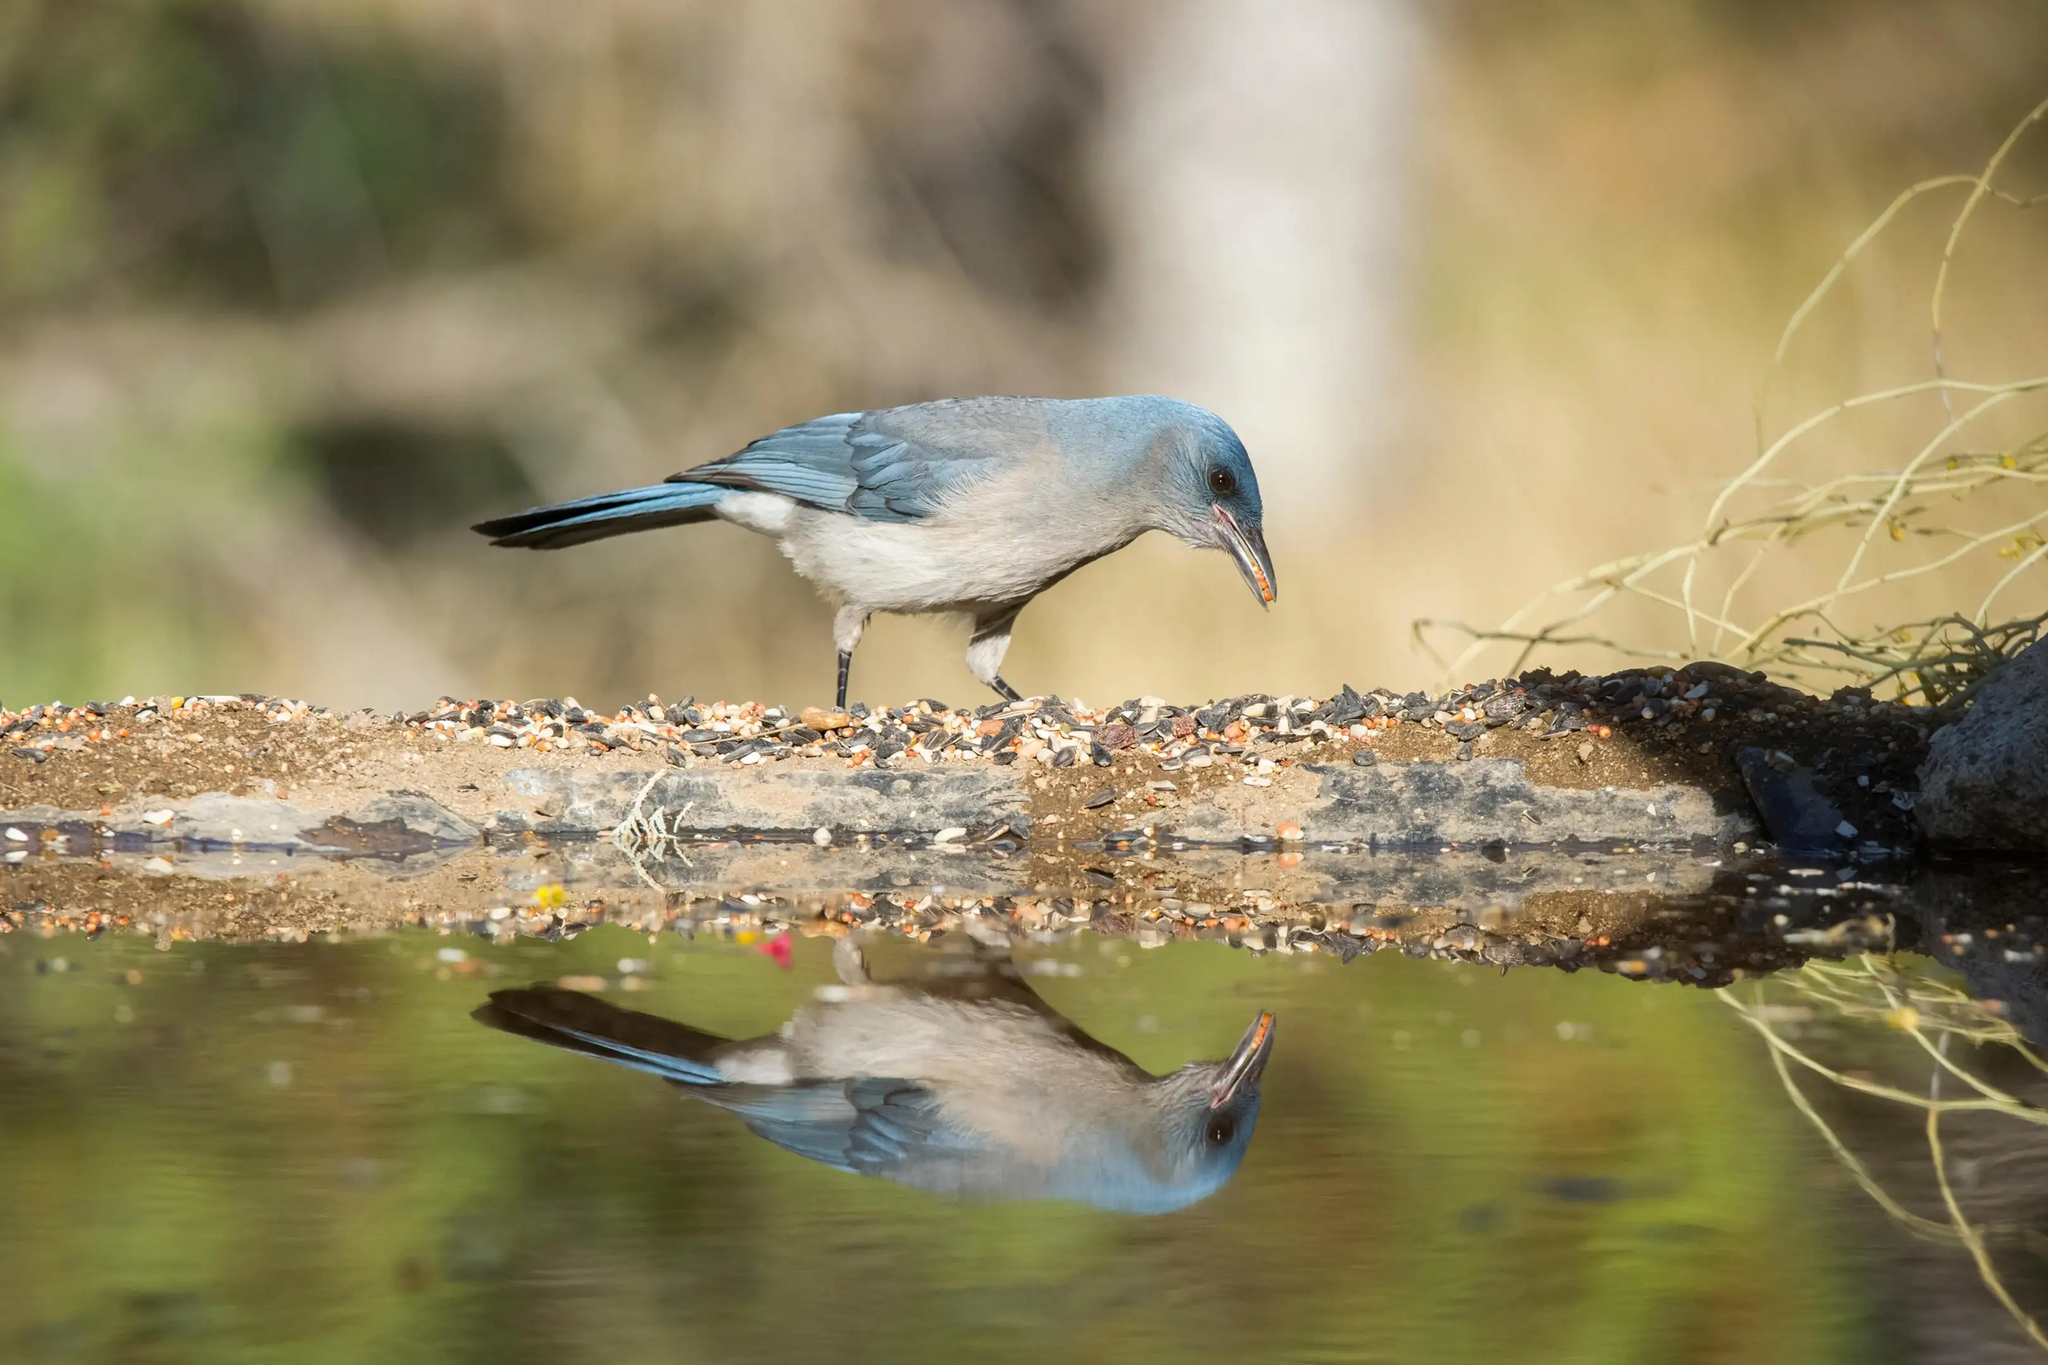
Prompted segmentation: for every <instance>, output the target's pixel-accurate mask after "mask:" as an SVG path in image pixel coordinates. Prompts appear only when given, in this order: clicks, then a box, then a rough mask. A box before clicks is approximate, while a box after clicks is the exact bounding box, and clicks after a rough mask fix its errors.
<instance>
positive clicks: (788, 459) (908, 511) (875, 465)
mask: <svg viewBox="0 0 2048 1365" xmlns="http://www.w3.org/2000/svg"><path fill="white" fill-rule="evenodd" d="M940 406H942V405H936V404H934V405H926V407H928V408H937V407H940ZM920 411H921V409H918V408H907V409H906V408H892V409H887V410H884V411H880V412H872V413H860V412H841V413H835V414H833V415H832V416H830V417H820V418H818V419H816V420H815V421H810V422H805V423H803V424H801V425H799V426H793V427H785V428H784V429H783V430H781V431H778V432H774V433H773V434H771V435H768V436H763V437H762V438H761V439H760V440H758V441H755V442H754V443H753V444H751V445H749V446H747V447H746V448H744V449H742V450H739V451H737V452H735V453H734V454H731V455H728V456H726V457H725V458H724V459H722V460H714V461H712V462H711V463H710V464H705V465H699V466H697V467H696V468H695V469H686V470H684V471H683V472H682V473H680V474H674V475H671V476H670V477H669V482H671V483H684V484H689V483H695V484H713V485H718V486H722V487H727V488H749V489H756V490H759V491H762V492H768V493H780V494H782V495H783V496H784V497H789V498H794V499H796V500H797V501H798V502H801V503H804V504H806V505H808V506H811V507H817V508H822V509H824V510H825V511H829V512H846V513H850V514H852V515H854V516H857V517H862V518H864V519H866V520H868V521H884V522H908V521H916V520H918V519H919V518H921V517H927V516H930V515H931V514H932V513H934V512H936V511H938V510H939V508H940V507H942V506H943V505H944V503H945V500H946V499H947V497H948V496H950V495H951V494H952V493H954V492H955V491H956V490H958V489H959V488H961V487H963V486H965V485H967V484H970V483H973V482H976V481H978V480H980V479H983V478H986V477H987V476H988V475H989V474H990V473H991V472H993V470H994V468H995V467H996V465H997V463H998V456H999V455H1000V453H1001V452H999V451H997V450H994V449H990V448H988V445H987V441H986V439H985V438H986V436H987V435H988V430H987V429H986V428H983V429H981V430H980V431H979V432H971V434H974V435H979V436H981V437H983V438H984V439H983V440H981V441H978V442H969V443H957V442H954V441H949V440H947V439H945V438H944V437H943V436H939V437H937V438H936V439H935V438H934V437H933V436H932V435H925V436H924V437H923V439H916V438H914V436H913V435H912V434H906V433H905V432H903V431H900V430H896V429H894V428H896V427H897V426H901V425H912V426H915V425H919V424H920V423H919V419H918V418H917V417H916V416H914V414H917V413H919V412H920ZM923 425H932V424H931V423H929V422H926V423H923ZM970 447H978V448H970Z"/></svg>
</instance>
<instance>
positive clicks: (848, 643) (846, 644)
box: [832, 607, 868, 711]
mask: <svg viewBox="0 0 2048 1365" xmlns="http://www.w3.org/2000/svg"><path fill="white" fill-rule="evenodd" d="M867 624H868V610H867V608H866V607H841V608H840V609H839V614H838V615H837V616H834V617H833V618H832V640H833V643H835V644H837V645H838V646H839V697H838V700H837V701H835V702H834V703H833V709H834V710H835V711H844V710H845V709H846V674H847V672H848V670H850V669H851V668H852V667H853V647H854V646H855V645H857V644H859V643H860V636H861V632H862V631H863V630H866V629H867Z"/></svg>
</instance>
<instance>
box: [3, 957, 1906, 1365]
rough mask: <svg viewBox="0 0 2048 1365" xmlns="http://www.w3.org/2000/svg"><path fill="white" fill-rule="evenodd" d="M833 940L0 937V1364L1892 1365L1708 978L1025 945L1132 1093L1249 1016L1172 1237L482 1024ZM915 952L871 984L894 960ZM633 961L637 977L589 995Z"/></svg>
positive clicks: (807, 988) (750, 967)
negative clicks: (762, 1123) (1217, 1362)
mask: <svg viewBox="0 0 2048 1365" xmlns="http://www.w3.org/2000/svg"><path fill="white" fill-rule="evenodd" d="M827 948H828V945H827V943H826V942H825V941H823V940H800V941H798V942H797V944H796V951H795V953H794V957H793V960H792V962H791V964H790V966H789V968H788V969H787V970H784V969H782V968H780V967H778V965H777V963H776V962H775V961H774V960H772V959H771V958H770V957H768V956H765V955H763V954H762V953H760V952H757V951H755V950H754V949H753V948H751V947H747V946H742V945H737V944H730V943H720V942H714V941H709V940H700V941H699V942H697V943H694V944H684V943H682V942H681V941H680V940H678V939H675V938H673V937H668V938H664V939H662V940H660V941H659V942H656V943H654V944H649V943H648V942H647V940H646V939H645V938H644V937H639V936H635V935H633V934H630V933H628V932H627V931H625V930H620V929H600V930H596V931H593V932H591V933H588V934H586V935H584V936H583V937H582V938H580V939H578V940H576V941H575V942H573V943H569V944H559V945H548V944H542V943H535V942H530V941H528V942H520V943H515V944H512V945H509V946H506V947H502V948H494V947H490V946H488V945H483V944H479V943H478V942H477V941H475V940H456V939H449V938H440V937H435V936H432V935H426V934H406V935H399V936H394V937H390V938H381V939H366V940H358V941H352V942H347V943H342V944H311V945H304V946H289V947H279V946H243V947H237V946H227V945H218V944H206V945H180V946H178V947H176V948H175V949H174V950H172V951H170V952H168V953H159V952H156V951H153V950H152V948H151V947H150V945H149V943H148V941H147V940H145V939H141V938H134V939H128V938H118V939H108V940H104V941H101V942H99V943H85V942H82V941H79V940H75V939H74V940H50V941H37V940H32V939H29V938H26V937H22V936H18V937H15V938H13V939H10V940H7V941H5V942H4V943H0V949H4V951H5V956H4V957H0V982H4V986H0V1105H4V1112H5V1113H6V1115H7V1120H6V1122H5V1124H4V1125H0V1172H4V1174H0V1235H4V1237H5V1244H6V1245H8V1246H10V1247H13V1248H16V1249H17V1251H18V1253H20V1254H17V1256H16V1257H15V1258H13V1259H14V1264H13V1268H12V1275H11V1292H10V1293H9V1294H7V1295H6V1296H5V1297H4V1299H0V1354H4V1355H7V1356H9V1357H13V1358H24V1359H43V1358H49V1359H66V1358H69V1359H122V1360H128V1359H136V1360H141V1359H147V1360H167V1361H185V1360H192V1361H198V1360H207V1361H213V1360H223V1361H244V1360H247V1361H258V1360H286V1359H289V1360H294V1361H329V1360H332V1361H356V1360H404V1359H417V1360H470V1359H477V1360H484V1359H488V1360H494V1361H521V1360H535V1361H541V1360H547V1361H562V1360H569V1361H575V1360H592V1361H597V1360H604V1361H636V1360H649V1361H654V1360H660V1361H699V1360H701V1361H730V1360H763V1361H767V1360H775V1361H783V1360H809V1359H815V1360H870V1359H872V1360H877V1361H880V1360H891V1361H894V1360H905V1359H937V1360H953V1359H964V1358H973V1359H998V1360H1001V1359H1034V1360H1035V1359H1045V1358H1058V1359H1063V1360H1081V1361H1092V1360H1102V1361H1110V1360H1115V1361H1144V1360H1151V1359H1158V1360H1169V1359H1171V1360H1179V1361H1185V1360H1190V1359H1223V1358H1228V1359H1235V1360H1266V1359H1300V1358H1311V1359H1364V1360H1390V1361H1405V1360H1468V1359H1469V1360H1481V1359H1516V1360H1527V1361H1572V1362H1578V1361H1624V1360H1660V1361H1666V1360H1742V1361H1787V1362H1802V1363H1803V1362H1812V1361H1825V1360H1836V1359H1841V1360H1849V1359H1869V1358H1872V1356H1873V1354H1876V1353H1875V1352H1874V1351H1873V1349H1872V1345H1871V1335H1872V1330H1873V1329H1872V1327H1871V1325H1870V1324H1871V1315H1872V1314H1873V1313H1874V1312H1875V1309H1874V1308H1873V1306H1872V1305H1871V1304H1870V1303H1869V1302H1868V1300H1869V1298H1870V1296H1871V1293H1872V1291H1870V1290H1869V1289H1867V1288H1865V1287H1864V1286H1863V1284H1862V1282H1861V1280H1860V1278H1859V1277H1858V1275H1857V1274H1856V1266H1855V1264H1854V1261H1853V1259H1852V1257H1851V1255H1850V1253H1849V1251H1848V1250H1847V1248H1846V1243H1847V1240H1848V1232H1847V1229H1846V1227H1845V1225H1843V1224H1842V1223H1841V1222H1840V1221H1839V1217H1840V1208H1841V1201H1836V1202H1829V1201H1828V1200H1825V1199H1821V1198H1817V1197H1816V1196H1814V1195H1813V1194H1812V1192H1811V1191H1812V1188H1813V1176H1814V1173H1815V1171H1816V1170H1818V1169H1820V1168H1821V1167H1822V1166H1823V1165H1824V1164H1825V1163H1826V1161H1827V1158H1826V1156H1825V1155H1824V1153H1822V1152H1820V1151H1819V1150H1818V1149H1817V1146H1816V1144H1815V1142H1814V1141H1813V1139H1812V1137H1811V1135H1810V1134H1809V1133H1808V1132H1806V1131H1805V1130H1804V1128H1803V1127H1802V1125H1801V1122H1800V1120H1799V1119H1798V1118H1797V1117H1796V1115H1794V1114H1792V1113H1791V1111H1790V1110H1789V1108H1788V1106H1787V1105H1786V1103H1785V1101H1784V1098H1783V1094H1782V1091H1781V1090H1780V1088H1779V1086H1778V1084H1777V1082H1776V1080H1775V1078H1774V1077H1773V1075H1772V1074H1771V1071H1770V1069H1769V1066H1768V1063H1767V1062H1766V1060H1765V1058H1764V1057H1763V1056H1762V1055H1761V1053H1760V1050H1759V1048H1758V1047H1757V1045H1756V1043H1755V1042H1754V1040H1753V1039H1752V1038H1751V1037H1750V1036H1749V1032H1748V1030H1747V1029H1745V1028H1744V1027H1743V1025H1742V1024H1741V1023H1740V1021H1739V1020H1737V1019H1735V1018H1734V1017H1733V1015H1732V1012H1731V1011H1729V1010H1727V1009H1724V1008H1722V1007H1721V1006H1720V1005H1719V1004H1718V1003H1717V1002H1716V1001H1714V1000H1713V999H1712V998H1711V997H1710V996H1708V995H1707V994H1706V993H1704V992H1699V991H1693V990H1684V989H1677V988H1669V987H1650V986H1644V985H1638V984H1632V983H1629V982H1625V981H1621V980H1618V979H1616V978H1613V977H1607V976H1599V975H1594V974H1591V973H1585V974H1580V975H1577V976H1571V975H1565V974H1562V973H1557V972H1542V971H1523V972H1516V973H1513V974H1511V975H1509V976H1507V977H1505V978H1502V977H1498V976H1496V975H1495V974H1494V973H1492V972H1491V971H1490V970H1487V969H1484V968H1478V967H1473V966H1465V965H1458V964H1448V963H1441V962H1428V961H1415V960H1410V959H1405V958H1401V957H1398V956H1396V955H1394V954H1382V955H1379V956H1377V957H1374V958H1370V959H1366V960H1362V961H1360V962H1356V963H1354V964H1352V965H1351V966H1349V967H1340V966H1338V965H1337V964H1336V963H1335V962H1333V961H1331V960H1330V959H1328V958H1322V957H1315V958H1291V957H1266V958H1254V957H1252V956H1250V955H1248V954H1245V953H1242V952H1233V951H1229V950H1226V949H1223V948H1219V947H1213V946H1208V945H1171V946H1168V947H1166V948H1162V949H1158V950H1155V951H1149V952H1148V951H1143V950H1140V949H1138V948H1136V947H1135V946H1134V945H1132V944H1130V943H1128V942H1123V941H1102V940H1096V939H1093V938H1090V937H1085V936H1084V937H1080V938H1076V939H1073V940H1070V941H1067V942H1064V943H1061V944H1057V945H1052V946H1049V947H1042V948H1033V949H1031V950H1029V951H1028V953H1023V954H1020V956H1023V957H1027V958H1028V959H1029V962H1028V963H1027V966H1028V967H1029V968H1030V970H1031V972H1032V975H1031V976H1030V980H1031V982H1032V984H1033V986H1034V987H1035V988H1036V989H1038V991H1039V992H1040V994H1041V995H1042V996H1043V997H1044V998H1045V999H1046V1000H1047V1002H1048V1003H1050V1004H1051V1005H1052V1006H1053V1007H1054V1008H1055V1009H1056V1010H1058V1011H1059V1012H1060V1013H1062V1014H1064V1015H1066V1016H1067V1017H1069V1018H1070V1019H1072V1020H1073V1021H1074V1022H1075V1023H1077V1024H1078V1025H1079V1026H1080V1027H1081V1028H1083V1029H1084V1030H1086V1031H1087V1032H1089V1033H1090V1034H1092V1035H1093V1036H1095V1037H1096V1038H1098V1039H1099V1040H1101V1041H1102V1042H1104V1043H1107V1044H1109V1045H1110V1046H1113V1047H1116V1048H1118V1049H1120V1050H1122V1051H1124V1052H1126V1053H1127V1054H1129V1055H1130V1056H1131V1057H1133V1058H1135V1059H1136V1060H1137V1061H1138V1062H1140V1063H1141V1064H1143V1065H1145V1066H1146V1067H1148V1068H1150V1069H1152V1070H1154V1071H1162V1072H1163V1071H1166V1070H1168V1069H1170V1068H1172V1067H1174V1066H1177V1065H1179V1064H1180V1063H1182V1062H1184V1061H1187V1060H1189V1059H1193V1058H1215V1057H1221V1056H1223V1055H1224V1054H1225V1053H1227V1052H1228V1051H1229V1049H1230V1047H1231V1045H1232V1044H1233V1043H1234V1042H1235V1041H1236V1039H1237V1036H1238V1033H1239V1032H1240V1030H1242V1028H1243V1027H1244V1022H1245V1020H1246V1018H1247V1017H1249V1015H1250V1014H1251V1013H1252V1012H1253V1011H1255V1010H1257V1009H1259V1008H1267V1009H1271V1010H1274V1011H1275V1012H1276V1013H1277V1014H1278V1016H1279V1034H1278V1037H1279V1042H1278V1046H1277V1048H1276V1050H1275V1053H1274V1057H1273V1061H1272V1064H1271V1066H1270V1068H1269V1070H1268V1072H1267V1075H1266V1084H1265V1107H1264V1112H1263V1114H1262V1117H1261V1119H1260V1122H1259V1130H1258V1133H1257V1136H1256V1138H1255V1139H1254V1141H1253V1143H1252V1145H1251V1149H1250V1152H1249V1154H1248V1155H1247V1157H1246V1158H1245V1161H1244V1164H1243V1166H1242V1168H1241V1169H1240V1171H1239V1172H1238V1174H1237V1176H1236V1178H1235V1179H1234V1180H1233V1181H1232V1182H1231V1183H1229V1184H1228V1185H1226V1186H1225V1187H1224V1188H1223V1189H1222V1191H1221V1192H1220V1193H1218V1194H1217V1195H1215V1196H1214V1197H1213V1198H1211V1199H1209V1200H1207V1201H1205V1202H1203V1203H1200V1204H1197V1205H1195V1206H1193V1207H1191V1208H1188V1209H1185V1210H1182V1211H1179V1212H1176V1213H1172V1214H1168V1215H1164V1216H1162V1217H1157V1218H1139V1217H1130V1216H1125V1215H1117V1214H1110V1213H1104V1212H1101V1211H1099V1210H1096V1209H1092V1208H1088V1207H1085V1206H1080V1205H1071V1204H1064V1203H1039V1204H983V1205H975V1204H959V1203H953V1202H949V1201H946V1200H943V1199H939V1198H935V1197H933V1196H931V1195H928V1194H924V1193H920V1192H918V1191H916V1190H911V1189H905V1188H902V1187H899V1186H895V1185H892V1184H889V1183H887V1182H884V1181H879V1180H867V1179H862V1178H859V1177H854V1176H847V1175H843V1174H840V1173H838V1172H835V1171H832V1170H829V1169H827V1168H824V1167H821V1166H819V1165H816V1164H815V1163H812V1162H809V1161H806V1160H804V1159H802V1158H800V1157H797V1156H794V1155H792V1154H790V1153H788V1152H785V1151H782V1150H780V1149H778V1148H776V1147H775V1146H773V1145H771V1144H769V1143H767V1142H763V1141H761V1140H759V1139H756V1138H754V1137H752V1136H751V1135H749V1134H747V1133H746V1131H745V1130H744V1129H743V1128H742V1127H741V1126H740V1124H739V1123H738V1122H737V1121H736V1120H735V1119H733V1118H732V1117H731V1116H729V1115H726V1114H722V1113H719V1112H717V1111H715V1110H713V1109H711V1108H709V1107H708V1106H705V1105H702V1104H696V1103H691V1102H688V1101H686V1100H684V1099H683V1098H681V1097H679V1096H678V1095H677V1094H675V1093H674V1092H673V1091H672V1090H671V1089H669V1088H668V1087H667V1086H664V1085H663V1084H661V1083H660V1082H658V1081H655V1080H653V1079H650V1078H648V1077H646V1076H642V1075H637V1074H634V1073H632V1072H628V1071H626V1070H623V1069H621V1068H618V1067H614V1066H609V1065H605V1064H603V1063H600V1062H596V1061H593V1060H590V1059H588V1058H584V1057H579V1056H574V1055H570V1054H566V1053H561V1052H557V1051H554V1050H552V1049H549V1048H545V1047H540V1046H536V1045H534V1044H533V1043H531V1042H528V1041H525V1040H522V1039H519V1038H514V1037H508V1036H505V1035H501V1034H497V1033H494V1032H492V1031H490V1030H487V1029H484V1028H481V1027H479V1026H478V1025H477V1024H475V1023H473V1022H472V1021H471V1020H470V1018H469V1012H470V1011H471V1010H472V1009H473V1008H475V1007H476V1005H477V1004H478V1003H480V1002H481V1000H482V999H483V997H484V995H485V993H486V992H487V991H488V990H489V989H491V988H493V987H497V986H504V985H517V984H525V983H526V982H528V981H532V980H538V979H554V978H560V977H564V976H569V977H573V976H579V975H583V976H596V977H602V978H605V979H606V981H607V982H608V984H610V985H611V986H612V987H613V988H614V991H613V993H612V994H610V995H609V996H608V998H610V999H612V1000H614V1001H616V1002H618V1003H621V1004H629V1005H630V1006H631V1007H633V1008H635V1009H644V1010H648V1011H651V1012H654V1013H658V1014H664V1015H669V1016H672V1017H675V1018H679V1019H684V1020H687V1021H689V1022H690V1023H692V1024H695V1025H698V1026H701V1027H704V1028H708V1029H712V1030H715V1031H717V1032H720V1033H724V1034H727V1035H731V1036H740V1035H747V1034H754V1033H760V1032H765V1031H767V1030H770V1029H773V1028H774V1027H776V1026H777V1025H779V1024H780V1023H781V1022H782V1021H783V1020H784V1019H786V1018H787V1017H788V1016H789V1014H790V1012H791V1011H792V1010H793V1009H794V1008H795V1007H796V1006H797V1005H798V1004H800V1003H802V1002H803V1001H804V1000H806V999H808V998H809V995H810V992H811V991H812V989H813V988H815V987H817V986H819V985H821V984H825V983H828V982H830V981H832V980H833V979H834V978H833V974H832V966H831V960H830V953H829V952H828V951H827ZM445 950H459V951H461V952H462V953H464V954H466V956H465V957H464V959H463V960H461V961H459V962H447V961H442V960H441V957H442V956H443V955H444V952H445ZM925 951H929V950H921V949H919V948H917V946H916V945H914V944H905V943H893V942H891V943H880V944H876V945H874V946H873V947H872V948H871V950H870V957H871V960H872V961H873V962H874V964H875V968H876V971H877V974H878V975H880V976H883V977H888V976H892V975H902V974H904V973H905V972H908V971H910V970H912V969H914V967H915V965H916V959H917V954H918V953H920V952H925ZM60 958H61V959H63V960H64V962H65V968H66V969H65V970H61V971H60V970H53V968H54V967H55V963H56V960H57V959H60ZM622 958H637V959H643V960H644V962H645V965H646V970H645V971H644V973H639V974H637V975H638V977H639V983H640V984H641V985H642V986H643V987H644V988H643V989H641V990H639V991H635V992H632V993H627V992H624V991H618V990H617V989H616V987H617V986H618V984H619V982H620V979H621V978H620V965H619V964H620V959H622ZM39 961H40V962H41V963H42V970H41V971H38V970H37V965H36V964H37V963H38V962H39ZM130 973H134V974H137V975H138V977H139V979H137V980H135V981H134V982H133V983H132V984H131V982H130V980H129V974H130Z"/></svg>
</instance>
